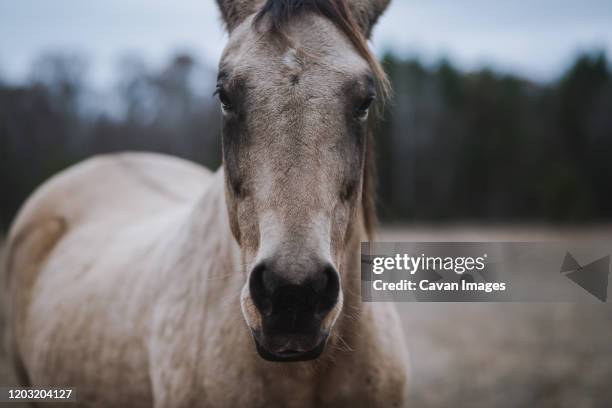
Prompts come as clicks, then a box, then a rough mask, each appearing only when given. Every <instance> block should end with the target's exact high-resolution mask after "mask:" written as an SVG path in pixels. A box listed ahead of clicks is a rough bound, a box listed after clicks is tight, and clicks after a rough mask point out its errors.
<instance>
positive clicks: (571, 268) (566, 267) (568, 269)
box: [560, 252, 610, 302]
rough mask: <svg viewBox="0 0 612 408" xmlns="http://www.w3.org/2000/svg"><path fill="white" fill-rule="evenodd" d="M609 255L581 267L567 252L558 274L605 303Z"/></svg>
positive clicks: (606, 298)
mask: <svg viewBox="0 0 612 408" xmlns="http://www.w3.org/2000/svg"><path fill="white" fill-rule="evenodd" d="M609 272H610V255H607V256H604V257H603V258H601V259H598V260H596V261H593V262H591V263H590V264H587V265H585V266H581V265H580V264H579V263H578V261H576V258H574V256H573V255H572V254H570V253H569V252H566V253H565V258H564V259H563V264H562V265H561V271H560V273H562V274H564V275H565V276H566V277H567V278H568V279H571V280H572V281H574V283H576V284H577V285H579V286H580V287H581V288H583V289H584V290H586V291H587V292H589V293H590V294H591V295H593V296H595V297H596V298H597V299H599V300H601V301H602V302H605V301H607V300H608V275H609Z"/></svg>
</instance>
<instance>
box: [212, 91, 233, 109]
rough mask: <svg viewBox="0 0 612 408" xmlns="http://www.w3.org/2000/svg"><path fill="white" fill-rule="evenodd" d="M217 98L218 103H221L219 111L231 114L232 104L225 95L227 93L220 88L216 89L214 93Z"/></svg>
mask: <svg viewBox="0 0 612 408" xmlns="http://www.w3.org/2000/svg"><path fill="white" fill-rule="evenodd" d="M214 94H215V95H217V97H218V98H219V102H221V109H223V112H231V111H232V110H233V106H232V103H231V101H230V99H229V96H228V95H227V92H225V90H224V89H223V88H221V87H218V88H217V90H216V91H215V93H214Z"/></svg>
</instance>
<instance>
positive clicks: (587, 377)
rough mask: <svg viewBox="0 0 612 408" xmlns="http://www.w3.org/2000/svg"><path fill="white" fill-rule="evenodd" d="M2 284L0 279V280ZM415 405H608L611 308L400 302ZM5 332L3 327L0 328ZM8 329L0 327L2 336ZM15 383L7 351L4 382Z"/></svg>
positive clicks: (480, 237) (512, 232) (606, 234)
mask: <svg viewBox="0 0 612 408" xmlns="http://www.w3.org/2000/svg"><path fill="white" fill-rule="evenodd" d="M564 236H569V237H572V238H576V237H581V238H589V239H596V240H607V241H610V243H611V245H610V247H611V252H612V229H610V228H597V229H595V228H589V229H571V230H570V229H550V228H534V227H529V228H524V227H513V228H508V227H495V228H493V227H491V228H469V227H454V228H448V227H445V228H431V227H428V228H417V227H411V228H403V229H397V228H396V229H385V230H383V232H382V234H381V235H380V239H381V240H385V241H402V240H412V241H415V240H416V241H453V240H467V241H508V240H514V241H520V240H538V239H546V238H551V237H554V238H559V237H561V238H562V237H564ZM1 280H2V282H4V279H1ZM397 307H398V310H399V311H400V315H401V318H402V322H403V324H404V329H405V334H406V340H407V343H408V350H409V353H410V356H411V387H410V390H411V401H412V406H414V407H476V408H479V407H482V408H485V407H486V408H489V407H501V408H503V407H572V408H577V407H585V408H587V407H608V406H612V307H611V306H610V305H609V304H601V305H598V304H586V303H585V304H571V303H529V304H515V303H464V304H460V303H400V304H397ZM2 329H3V326H0V330H2ZM3 332H4V331H3V330H2V333H3ZM11 384H14V377H13V375H12V372H11V369H10V366H9V364H8V363H7V358H6V353H5V352H4V351H2V353H1V354H0V385H11Z"/></svg>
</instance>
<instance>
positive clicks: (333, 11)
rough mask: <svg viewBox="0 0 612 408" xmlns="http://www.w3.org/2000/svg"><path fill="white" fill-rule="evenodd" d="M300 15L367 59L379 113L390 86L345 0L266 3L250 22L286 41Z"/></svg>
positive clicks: (370, 155)
mask: <svg viewBox="0 0 612 408" xmlns="http://www.w3.org/2000/svg"><path fill="white" fill-rule="evenodd" d="M302 13H314V14H317V15H320V16H323V17H325V18H327V19H328V20H330V21H331V22H332V23H334V24H335V25H336V27H337V28H338V29H340V31H341V32H342V33H343V34H344V35H346V37H347V38H348V39H349V41H350V42H351V43H352V44H353V46H354V47H355V49H356V50H357V52H358V53H359V55H360V56H361V57H362V58H364V59H365V60H366V62H367V63H368V65H369V66H370V69H372V72H373V74H374V81H375V84H376V89H377V105H378V109H376V110H377V112H378V113H379V114H380V113H381V112H382V107H383V106H384V103H385V101H386V100H387V99H388V97H389V95H390V89H391V88H390V84H389V80H388V79H387V76H386V74H385V71H384V70H383V68H382V66H381V65H380V63H379V62H378V60H377V59H376V57H375V56H374V55H373V54H372V52H371V50H370V47H369V46H368V43H367V40H366V38H365V36H364V34H363V33H362V30H361V28H360V27H359V25H358V24H357V21H356V20H355V17H354V15H353V12H352V11H351V7H350V6H349V2H348V0H266V2H265V4H264V5H263V6H262V7H261V8H260V9H259V11H258V12H257V14H256V15H255V19H254V20H253V24H254V25H255V26H256V27H259V26H260V25H261V24H262V23H263V21H264V19H266V17H267V19H266V20H267V22H268V32H270V33H272V34H273V35H277V36H279V37H280V38H281V40H283V41H288V37H287V36H286V34H285V32H286V28H287V26H288V24H289V23H290V21H291V20H292V19H293V18H294V17H296V16H298V15H301V14H302ZM374 123H375V121H374V120H372V119H370V120H369V121H368V135H367V143H366V153H365V163H364V175H363V188H362V196H361V201H362V209H363V219H364V224H365V228H366V233H367V235H368V237H369V238H372V237H373V235H374V230H375V228H376V225H377V218H376V202H375V196H376V160H375V159H376V158H375V155H374V131H373V127H374Z"/></svg>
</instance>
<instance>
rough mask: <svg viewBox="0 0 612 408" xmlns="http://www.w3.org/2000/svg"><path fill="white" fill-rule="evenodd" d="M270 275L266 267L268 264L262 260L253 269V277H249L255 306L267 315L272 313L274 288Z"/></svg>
mask: <svg viewBox="0 0 612 408" xmlns="http://www.w3.org/2000/svg"><path fill="white" fill-rule="evenodd" d="M270 275H271V274H270V272H269V271H268V270H267V268H266V264H265V263H264V262H261V263H259V264H258V265H257V266H255V268H254V269H253V271H251V277H250V279H249V291H250V293H251V299H253V303H254V304H255V307H257V309H258V310H259V311H260V313H261V314H263V315H265V316H268V315H270V314H271V313H272V299H271V295H272V292H273V289H274V288H272V287H271V286H272V285H271V282H270V279H271V276H270Z"/></svg>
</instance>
